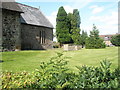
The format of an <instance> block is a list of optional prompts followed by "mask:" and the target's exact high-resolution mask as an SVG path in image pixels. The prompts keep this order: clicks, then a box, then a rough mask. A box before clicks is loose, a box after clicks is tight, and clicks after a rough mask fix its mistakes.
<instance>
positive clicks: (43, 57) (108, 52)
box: [0, 47, 118, 72]
mask: <svg viewBox="0 0 120 90" xmlns="http://www.w3.org/2000/svg"><path fill="white" fill-rule="evenodd" d="M56 52H63V54H64V56H67V57H70V58H69V59H68V61H69V63H68V67H69V68H71V69H73V71H75V72H76V71H77V69H76V67H75V66H82V65H88V66H99V65H100V64H99V63H100V61H102V60H105V59H106V60H108V61H111V62H112V66H111V69H114V68H116V67H118V47H107V48H105V49H81V50H78V51H63V50H62V49H52V50H30V51H16V52H3V53H2V60H3V62H1V63H0V64H2V70H3V71H4V70H8V71H13V72H18V71H28V72H31V71H33V70H35V69H37V68H39V65H40V62H42V61H46V62H47V61H48V60H50V58H51V57H54V56H56Z"/></svg>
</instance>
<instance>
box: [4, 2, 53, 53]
mask: <svg viewBox="0 0 120 90" xmlns="http://www.w3.org/2000/svg"><path fill="white" fill-rule="evenodd" d="M2 35H3V36H2V48H3V51H14V50H41V49H51V48H52V41H53V25H52V24H51V23H50V22H49V20H48V19H47V18H46V17H45V16H44V14H43V13H42V12H41V11H40V10H39V9H38V8H35V7H31V6H28V5H24V4H20V3H16V2H9V3H8V2H6V3H5V2H4V3H2Z"/></svg>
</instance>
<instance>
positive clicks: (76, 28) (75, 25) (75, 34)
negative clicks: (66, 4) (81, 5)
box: [68, 9, 80, 44]
mask: <svg viewBox="0 0 120 90" xmlns="http://www.w3.org/2000/svg"><path fill="white" fill-rule="evenodd" d="M68 18H69V21H70V34H71V38H72V41H73V43H74V44H80V15H79V11H78V9H74V10H73V14H72V13H69V14H68Z"/></svg>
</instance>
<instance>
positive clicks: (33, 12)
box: [18, 3, 53, 28]
mask: <svg viewBox="0 0 120 90" xmlns="http://www.w3.org/2000/svg"><path fill="white" fill-rule="evenodd" d="M18 5H19V7H20V8H21V9H22V11H23V12H24V13H21V23H24V24H30V25H36V26H43V27H49V28H53V25H52V24H51V23H50V22H49V20H48V19H47V18H46V17H45V16H44V15H43V13H42V12H41V11H40V10H39V9H38V8H34V7H31V6H28V5H24V4H20V3H18Z"/></svg>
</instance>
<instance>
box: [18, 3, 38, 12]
mask: <svg viewBox="0 0 120 90" xmlns="http://www.w3.org/2000/svg"><path fill="white" fill-rule="evenodd" d="M16 3H17V4H20V5H23V6H27V7H30V8H34V9H37V10H39V8H36V7H33V6H29V5H26V4H22V3H19V2H16Z"/></svg>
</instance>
